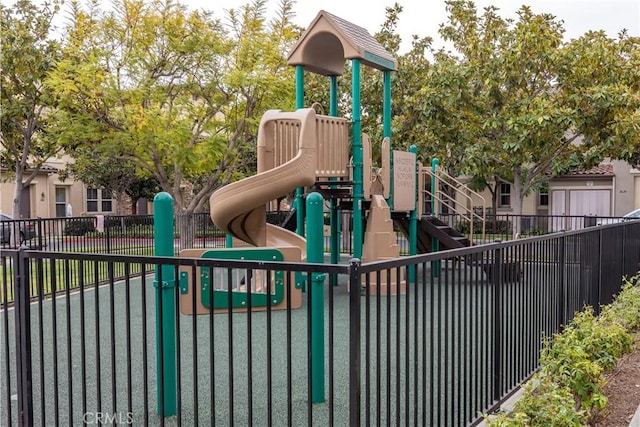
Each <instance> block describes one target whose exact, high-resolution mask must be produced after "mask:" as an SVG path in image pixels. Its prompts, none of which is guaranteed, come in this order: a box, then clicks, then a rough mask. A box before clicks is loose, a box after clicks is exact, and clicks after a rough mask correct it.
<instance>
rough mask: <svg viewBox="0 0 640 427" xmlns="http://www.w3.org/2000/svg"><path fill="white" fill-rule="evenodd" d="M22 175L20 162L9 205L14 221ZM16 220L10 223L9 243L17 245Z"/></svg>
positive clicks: (16, 217) (19, 198)
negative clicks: (11, 200)
mask: <svg viewBox="0 0 640 427" xmlns="http://www.w3.org/2000/svg"><path fill="white" fill-rule="evenodd" d="M22 176H23V171H22V167H21V165H20V164H18V165H17V166H16V181H15V185H14V186H13V206H12V207H11V216H12V217H13V220H14V221H17V220H18V219H20V200H21V199H22ZM16 224H17V223H16V222H13V223H12V224H11V237H10V240H9V245H10V246H11V247H17V246H18V244H19V243H20V227H19V226H16Z"/></svg>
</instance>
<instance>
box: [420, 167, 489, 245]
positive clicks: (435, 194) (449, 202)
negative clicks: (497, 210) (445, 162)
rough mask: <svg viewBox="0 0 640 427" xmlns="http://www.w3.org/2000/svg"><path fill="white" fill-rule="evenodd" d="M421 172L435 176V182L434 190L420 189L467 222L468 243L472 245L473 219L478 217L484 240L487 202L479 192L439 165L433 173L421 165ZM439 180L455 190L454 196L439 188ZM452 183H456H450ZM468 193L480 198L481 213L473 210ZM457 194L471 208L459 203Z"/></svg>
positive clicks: (435, 213)
mask: <svg viewBox="0 0 640 427" xmlns="http://www.w3.org/2000/svg"><path fill="white" fill-rule="evenodd" d="M421 173H424V174H425V175H427V176H429V177H433V178H435V183H436V184H435V191H433V190H434V189H431V190H427V189H423V190H422V191H423V192H424V193H425V194H427V195H429V196H430V197H431V198H433V199H434V200H436V201H437V202H438V203H439V204H441V205H443V206H445V207H447V208H448V209H450V210H452V211H453V212H454V213H456V214H458V215H460V216H461V217H462V218H463V219H464V220H466V221H468V222H469V237H470V238H469V241H470V243H471V244H472V245H473V234H474V225H473V222H474V219H478V220H479V221H480V223H481V224H482V241H484V239H485V236H486V211H487V209H486V205H487V202H486V200H485V198H484V197H483V196H482V195H481V194H480V193H478V192H476V191H473V190H472V189H470V188H469V187H468V186H467V185H465V184H464V183H462V182H461V181H459V180H458V179H456V178H454V177H453V176H451V175H449V174H448V173H447V172H445V171H444V169H442V168H441V167H439V166H437V167H436V170H435V173H434V172H433V171H432V170H431V168H427V167H422V168H421ZM442 178H444V179H442ZM425 182H431V180H429V181H427V180H425ZM441 182H443V183H444V184H443V185H448V186H449V187H451V188H452V189H453V190H454V191H455V194H456V197H452V196H450V195H449V194H447V192H445V191H443V190H442V188H441V187H442V186H441V185H440V183H441ZM452 183H454V184H457V185H452ZM462 189H464V190H465V191H462ZM468 193H471V194H472V195H474V196H475V197H477V198H478V199H480V201H481V202H482V215H478V214H477V213H476V212H475V211H474V208H473V200H474V199H473V198H472V197H471V196H469V194H468ZM457 195H461V196H462V197H463V198H464V199H465V200H466V201H468V202H469V203H468V204H469V205H471V208H468V207H467V206H465V204H464V203H460V202H459V201H458V200H457ZM460 207H461V208H460ZM434 210H435V212H433V214H434V215H437V214H438V212H437V211H438V209H437V208H436V209H434Z"/></svg>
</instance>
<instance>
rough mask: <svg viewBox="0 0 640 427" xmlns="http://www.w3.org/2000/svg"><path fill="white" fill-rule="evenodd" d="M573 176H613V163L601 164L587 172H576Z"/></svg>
mask: <svg viewBox="0 0 640 427" xmlns="http://www.w3.org/2000/svg"><path fill="white" fill-rule="evenodd" d="M572 175H577V176H585V175H586V176H591V175H598V176H613V165H612V164H611V163H601V164H599V165H598V166H594V167H592V168H591V169H589V170H585V171H576V172H574V173H572Z"/></svg>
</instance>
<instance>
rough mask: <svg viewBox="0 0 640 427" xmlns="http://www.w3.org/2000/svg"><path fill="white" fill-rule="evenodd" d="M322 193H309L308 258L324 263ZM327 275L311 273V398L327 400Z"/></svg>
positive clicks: (319, 400)
mask: <svg viewBox="0 0 640 427" xmlns="http://www.w3.org/2000/svg"><path fill="white" fill-rule="evenodd" d="M323 206H324V199H323V198H322V196H321V195H320V194H319V193H311V194H309V195H308V196H307V231H308V233H307V261H308V262H311V263H320V264H321V263H323V262H324V236H323V232H322V229H323V221H322V218H323V212H322V209H323ZM324 279H325V277H324V274H322V273H312V274H311V278H310V280H309V283H310V284H311V285H310V286H311V289H310V290H309V293H310V296H311V308H310V310H311V401H312V402H313V403H321V402H324V401H325V379H324V377H325V375H324V350H325V349H324Z"/></svg>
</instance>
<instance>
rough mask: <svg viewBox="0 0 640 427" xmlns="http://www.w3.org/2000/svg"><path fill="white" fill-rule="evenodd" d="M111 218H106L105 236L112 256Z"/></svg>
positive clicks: (108, 250)
mask: <svg viewBox="0 0 640 427" xmlns="http://www.w3.org/2000/svg"><path fill="white" fill-rule="evenodd" d="M110 218H111V217H110V216H107V215H105V216H104V234H105V238H106V240H107V254H109V255H111V233H109V229H110V228H111V227H109V223H110V222H111V221H110V220H109V219H110ZM153 229H154V230H155V229H156V228H155V227H154V228H153Z"/></svg>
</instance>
